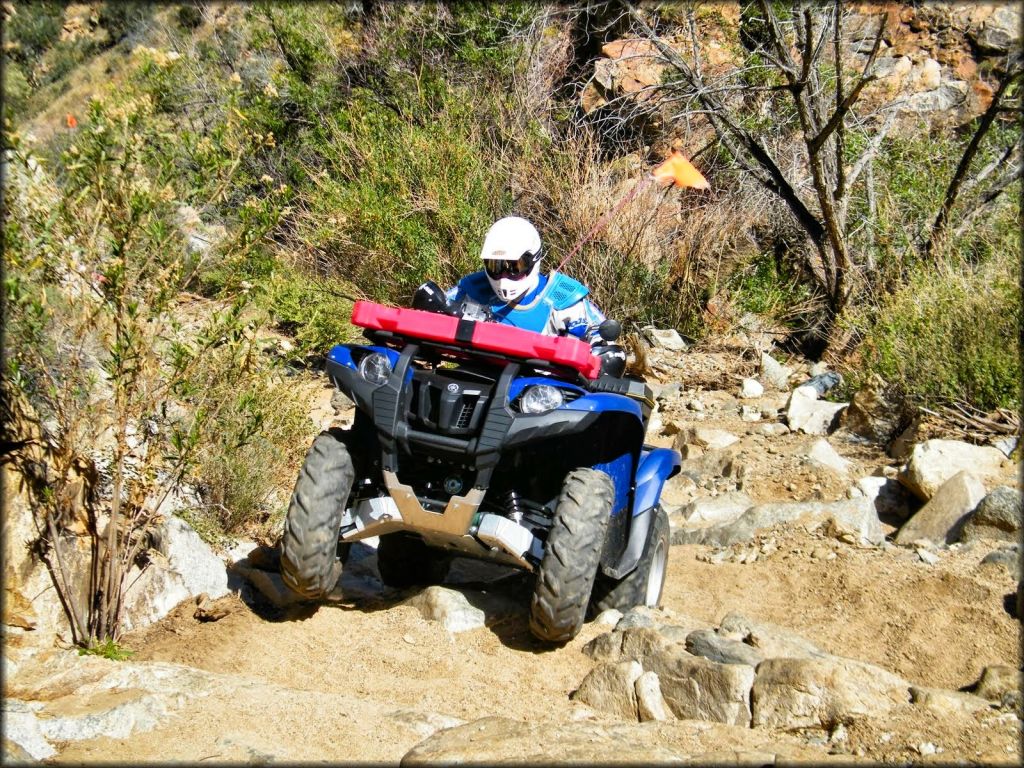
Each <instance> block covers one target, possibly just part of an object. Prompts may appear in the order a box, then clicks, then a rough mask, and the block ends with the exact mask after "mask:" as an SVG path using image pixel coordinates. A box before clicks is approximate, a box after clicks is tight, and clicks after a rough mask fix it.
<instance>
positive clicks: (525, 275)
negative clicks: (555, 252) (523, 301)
mask: <svg viewBox="0 0 1024 768" xmlns="http://www.w3.org/2000/svg"><path fill="white" fill-rule="evenodd" d="M480 255H481V257H482V258H483V260H484V272H485V273H486V275H487V279H488V280H489V281H490V283H491V288H492V289H493V290H494V293H495V295H497V297H498V298H499V299H501V300H502V301H504V302H505V303H506V304H507V303H508V302H510V301H515V300H516V299H519V298H521V297H523V296H525V295H526V294H527V293H529V292H530V291H532V290H533V289H534V288H536V287H537V284H538V283H539V282H540V257H541V246H540V234H539V233H538V232H537V230H536V228H535V227H534V226H533V224H531V223H530V222H528V221H527V220H526V219H522V218H520V217H518V216H507V217H505V218H504V219H499V220H498V221H496V222H494V224H493V225H492V226H491V228H490V229H489V230H487V237H486V238H484V247H483V251H482V253H481V254H480Z"/></svg>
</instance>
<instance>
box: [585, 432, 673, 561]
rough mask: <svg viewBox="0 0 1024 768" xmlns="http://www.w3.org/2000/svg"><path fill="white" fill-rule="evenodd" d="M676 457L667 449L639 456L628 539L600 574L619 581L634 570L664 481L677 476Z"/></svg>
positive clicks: (645, 540)
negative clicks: (615, 558) (618, 553)
mask: <svg viewBox="0 0 1024 768" xmlns="http://www.w3.org/2000/svg"><path fill="white" fill-rule="evenodd" d="M679 469H680V459H679V454H678V453H676V452H675V451H673V450H670V449H668V448H653V449H651V450H649V451H644V452H643V453H641V455H640V466H639V467H638V468H637V472H636V492H635V493H634V496H633V519H632V521H631V523H630V526H629V538H628V539H627V541H626V547H625V549H623V551H622V555H621V556H620V557H619V561H618V562H617V563H616V564H614V565H611V566H604V567H603V568H602V570H603V571H604V573H605V574H606V575H607V576H609V577H611V578H613V579H621V578H622V577H623V576H625V575H626V574H628V573H629V572H630V571H632V570H633V569H634V568H636V564H637V562H638V561H639V560H640V555H641V554H643V551H644V544H646V543H647V534H648V531H649V530H650V527H651V520H652V519H653V514H652V513H653V510H654V507H655V506H656V505H657V504H658V500H659V499H660V498H661V489H662V487H663V486H664V485H665V481H666V480H668V479H669V478H670V477H672V476H673V475H676V474H678V473H679Z"/></svg>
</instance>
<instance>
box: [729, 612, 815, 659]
mask: <svg viewBox="0 0 1024 768" xmlns="http://www.w3.org/2000/svg"><path fill="white" fill-rule="evenodd" d="M718 634H720V635H721V636H722V637H723V638H725V639H728V640H733V641H735V642H740V643H743V644H744V645H748V646H750V647H751V648H752V649H754V650H755V651H757V652H758V653H760V654H761V655H762V656H763V657H764V658H773V657H777V656H785V657H790V658H806V659H815V658H827V657H828V656H829V654H828V653H827V652H825V651H824V650H822V649H821V648H819V647H818V646H817V645H815V644H814V643H812V642H811V641H810V640H808V639H807V638H805V637H802V636H801V635H798V634H797V633H795V632H793V631H792V630H789V629H786V628H785V627H780V626H777V625H775V624H772V623H770V622H767V621H756V620H754V619H751V618H748V617H747V616H744V615H743V614H741V613H736V612H731V613H728V614H726V615H725V616H724V617H723V618H722V621H721V623H720V625H719V627H718Z"/></svg>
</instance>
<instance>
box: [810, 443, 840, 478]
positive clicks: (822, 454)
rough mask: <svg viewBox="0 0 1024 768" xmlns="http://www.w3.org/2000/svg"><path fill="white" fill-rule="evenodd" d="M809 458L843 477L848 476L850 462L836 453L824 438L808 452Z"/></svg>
mask: <svg viewBox="0 0 1024 768" xmlns="http://www.w3.org/2000/svg"><path fill="white" fill-rule="evenodd" d="M807 458H809V459H811V460H813V461H816V462H818V463H819V464H824V465H825V466H826V467H829V468H830V469H834V470H835V471H836V472H838V473H839V474H841V475H844V474H846V471H847V470H848V469H849V468H850V462H849V461H847V460H846V459H844V458H843V457H842V456H840V455H839V454H838V453H836V450H835V448H833V447H832V445H831V443H829V441H828V440H825V439H824V438H822V439H821V440H817V441H815V443H814V445H812V446H811V449H810V450H809V451H808V452H807Z"/></svg>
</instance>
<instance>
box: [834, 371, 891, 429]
mask: <svg viewBox="0 0 1024 768" xmlns="http://www.w3.org/2000/svg"><path fill="white" fill-rule="evenodd" d="M887 389H888V388H887V385H886V383H885V382H884V381H883V380H882V378H881V377H880V376H878V375H877V374H871V376H870V377H869V378H868V380H867V381H866V382H865V383H864V384H863V385H862V386H861V388H860V389H859V390H857V392H856V393H854V395H853V397H852V398H850V406H849V407H848V408H847V409H846V410H845V411H843V415H842V417H841V418H840V425H841V426H842V427H843V428H844V429H847V430H849V431H850V432H852V433H853V434H855V435H859V436H860V437H865V438H867V439H869V440H874V441H875V442H877V443H888V442H889V441H890V440H892V439H893V438H894V437H895V436H896V435H897V433H898V432H899V428H900V422H901V420H902V416H903V414H902V408H901V406H900V404H899V402H898V401H897V400H896V399H895V398H894V397H892V396H891V395H889V394H888V392H887Z"/></svg>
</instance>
